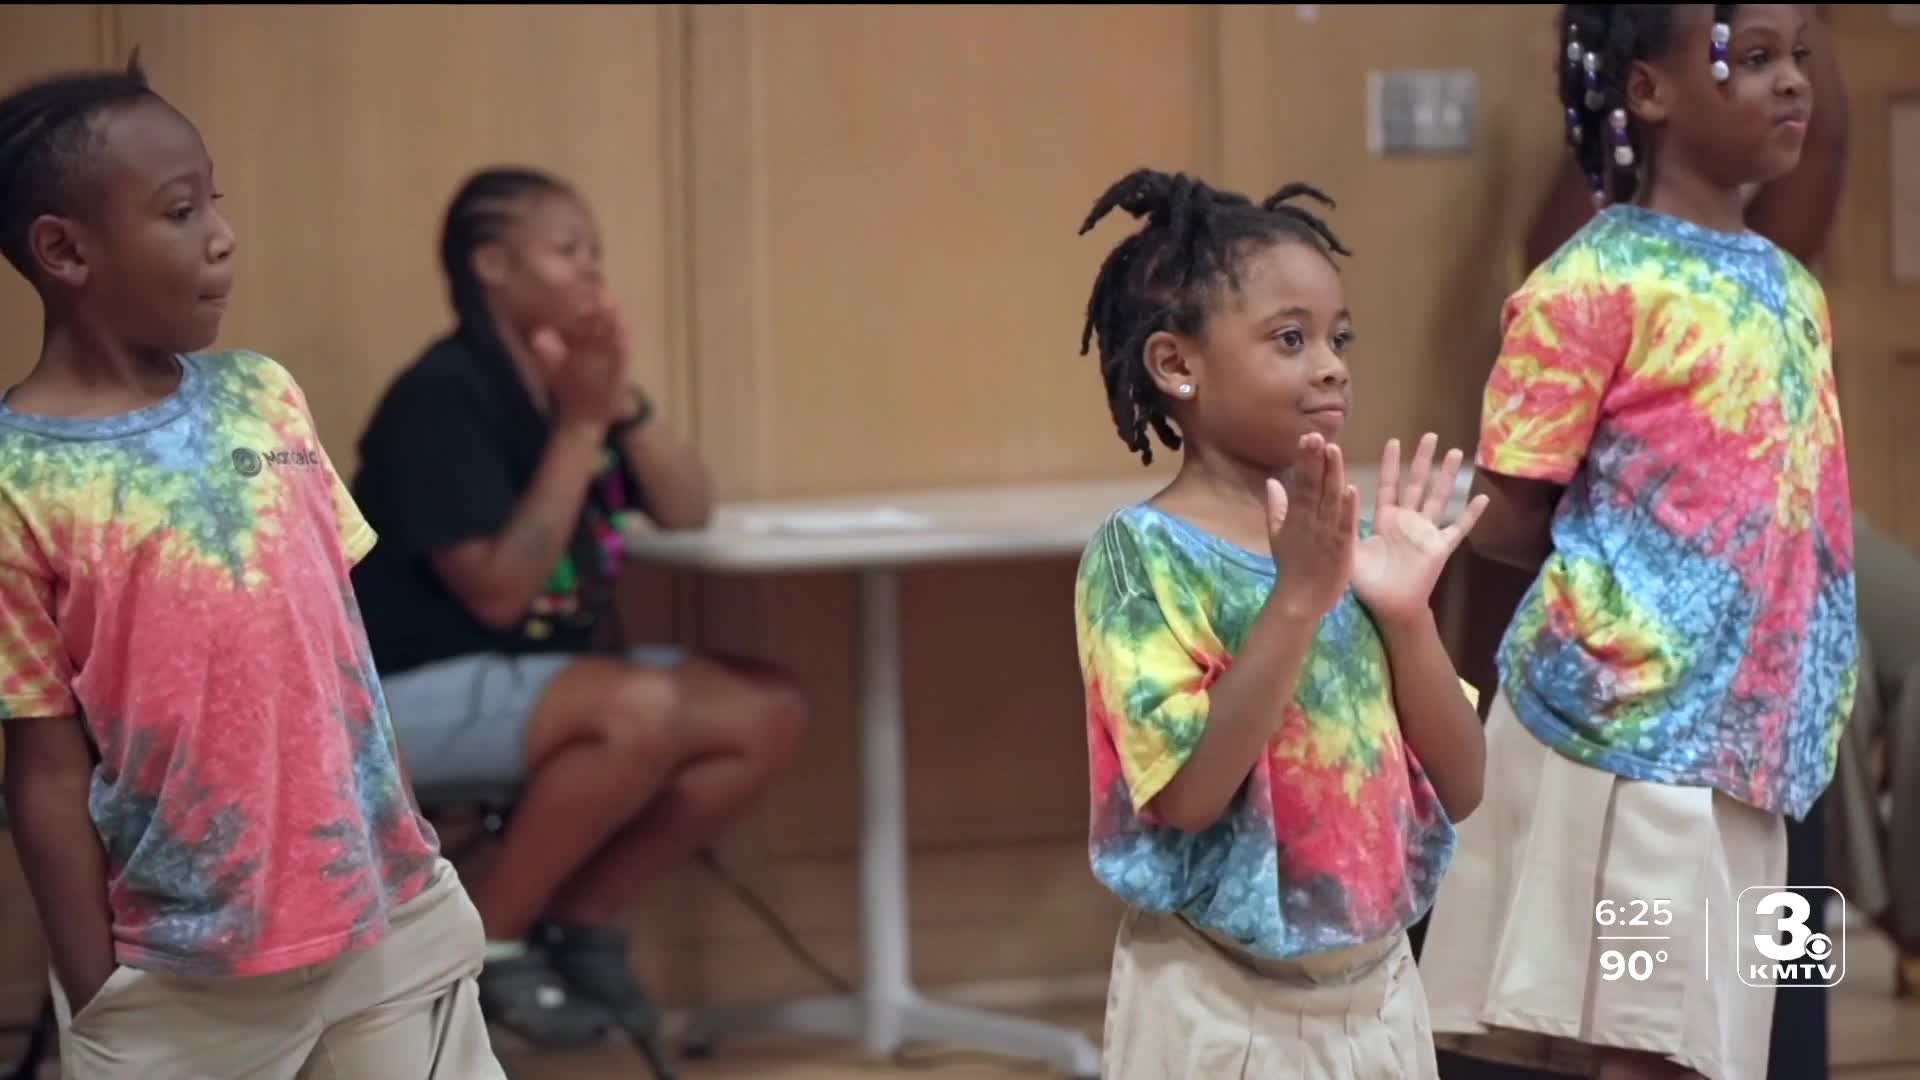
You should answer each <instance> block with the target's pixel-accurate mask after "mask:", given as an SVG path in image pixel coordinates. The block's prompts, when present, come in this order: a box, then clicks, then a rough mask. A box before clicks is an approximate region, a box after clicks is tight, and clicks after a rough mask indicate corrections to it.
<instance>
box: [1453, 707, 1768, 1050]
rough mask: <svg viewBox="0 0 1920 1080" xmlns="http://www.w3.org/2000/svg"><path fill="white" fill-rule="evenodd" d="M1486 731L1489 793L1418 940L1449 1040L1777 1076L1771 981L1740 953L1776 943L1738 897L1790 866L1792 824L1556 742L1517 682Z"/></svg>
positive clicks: (1464, 826) (1755, 958)
mask: <svg viewBox="0 0 1920 1080" xmlns="http://www.w3.org/2000/svg"><path fill="white" fill-rule="evenodd" d="M1486 732H1487V785H1486V791H1487V794H1486V799H1485V800H1484V802H1482V804H1481V806H1480V809H1479V811H1478V812H1477V813H1475V814H1474V815H1473V816H1472V817H1470V818H1468V819H1467V820H1466V821H1464V822H1462V823H1461V825H1460V846H1459V850H1458V852H1457V854H1456V855H1455V857H1454V861H1453V866H1452V868H1451V869H1450V870H1449V871H1448V873H1447V877H1446V879H1445V880H1444V881H1442V882H1441V884H1440V893H1439V896H1438V897H1437V898H1436V899H1435V901H1434V910H1433V921H1432V922H1431V923H1430V924H1429V926H1428V929H1427V940H1426V948H1425V949H1423V950H1422V951H1421V954H1420V967H1421V971H1422V975H1423V977H1424V978H1425V980H1426V987H1427V994H1428V997H1429V999H1430V1000H1431V1001H1432V1008H1433V1028H1434V1031H1435V1033H1436V1035H1435V1038H1436V1040H1437V1042H1438V1043H1439V1045H1440V1047H1441V1048H1442V1049H1447V1050H1454V1051H1457V1052H1460V1053H1464V1054H1468V1055H1471V1056H1474V1057H1479V1058H1484V1059H1487V1060H1492V1061H1500V1062H1505V1063H1508V1064H1513V1065H1522V1066H1527V1067H1531V1068H1535V1069H1545V1070H1548V1071H1553V1072H1562V1073H1574V1074H1578V1075H1587V1074H1588V1073H1589V1071H1590V1070H1591V1068H1592V1066H1593V1063H1594V1060H1595V1058H1596V1057H1597V1053H1596V1050H1597V1048H1599V1047H1610V1048H1615V1049H1619V1050H1629V1051H1639V1052H1643V1053H1650V1054H1657V1055H1660V1056H1662V1057H1665V1058H1668V1059H1670V1060H1672V1061H1674V1062H1676V1063H1678V1064H1681V1065H1684V1066H1686V1067H1687V1068H1690V1069H1692V1070H1693V1071H1695V1072H1698V1073H1700V1074H1701V1075H1702V1076H1705V1077H1707V1078H1708V1080H1759V1078H1762V1077H1765V1076H1766V1075H1767V1045H1768V1043H1767V1035H1768V1031H1769V1030H1770V1029H1771V1027H1772V1024H1773V996H1774V990H1773V987H1772V986H1771V985H1763V986H1748V985H1747V984H1746V983H1745V982H1743V981H1741V978H1740V976H1739V972H1740V970H1742V967H1741V966H1739V962H1738V960H1737V958H1736V957H1735V955H1734V950H1735V949H1736V948H1738V949H1741V950H1742V953H1743V956H1744V958H1745V959H1746V960H1747V961H1749V962H1761V960H1762V958H1761V957H1760V956H1759V955H1758V953H1757V951H1756V950H1754V948H1753V946H1752V945H1751V944H1750V941H1751V936H1750V935H1749V936H1748V937H1746V938H1742V937H1740V936H1738V935H1737V934H1736V932H1735V930H1736V927H1735V907H1736V904H1737V902H1738V898H1739V896H1740V893H1741V892H1742V891H1743V890H1745V889H1747V888H1749V887H1752V886H1757V885H1777V884H1780V883H1783V882H1785V881H1786V879H1787V846H1786V845H1787V841H1786V823H1785V821H1784V820H1783V819H1782V818H1780V817H1779V816H1778V815H1775V814H1769V813H1767V812H1765V811H1762V810H1758V809H1755V808H1754V807H1751V806H1747V805H1745V804H1743V803H1740V802H1736V801H1735V800H1733V799H1730V798H1728V797H1727V796H1725V795H1722V794H1720V793H1719V792H1716V791H1713V790H1711V789H1709V788H1702V787H1680V786H1677V785H1670V784H1655V783H1642V782H1638V781H1632V780H1625V779H1622V778H1620V777H1618V776H1615V775H1614V774H1612V773H1609V772H1604V771H1602V770H1599V769H1594V768H1591V767H1589V766H1586V765H1583V764H1581V763H1579V762H1577V761H1574V760H1572V759H1571V758H1568V757H1566V756H1564V755H1562V754H1559V753H1556V752H1555V751H1553V750H1552V749H1550V748H1548V747H1547V745H1546V744H1544V743H1542V742H1541V741H1540V740H1539V739H1537V738H1536V737H1534V735H1533V734H1532V733H1531V732H1529V731H1528V730H1527V729H1526V728H1525V727H1524V726H1522V725H1521V723H1520V721H1519V719H1518V718H1517V717H1515V716H1514V713H1513V707H1512V706H1511V705H1510V704H1508V702H1507V699H1506V696H1505V695H1504V694H1503V695H1501V696H1500V697H1497V698H1495V699H1494V702H1493V707H1492V709H1491V710H1490V712H1489V715H1488V717H1487V728H1486ZM1656 900H1658V901H1663V903H1661V904H1659V905H1658V906H1657V907H1656V906H1655V905H1654V903H1653V901H1656ZM1602 901H1608V902H1609V904H1608V907H1607V908H1606V909H1605V911H1606V912H1608V913H1611V918H1612V919H1613V925H1611V926H1606V925H1601V920H1603V919H1606V918H1608V917H1609V915H1607V914H1602V913H1601V912H1600V911H1599V910H1598V909H1599V908H1600V904H1601V902H1602ZM1627 923H1640V924H1641V925H1637V926H1634V925H1627ZM1602 937H1606V938H1609V939H1611V940H1601V938H1602ZM1630 939H1631V940H1630ZM1656 939H1658V940H1656ZM1609 952H1613V953H1616V954H1617V955H1616V956H1608V955H1607V954H1608V953H1609ZM1635 954H1643V955H1641V956H1640V957H1638V958H1635ZM1656 958H1658V959H1656ZM1629 960H1631V961H1632V963H1633V965H1634V966H1633V968H1632V969H1627V968H1626V966H1625V965H1626V963H1627V962H1628V961H1629ZM1609 976H1611V977H1609ZM1642 976H1644V978H1643V977H1642Z"/></svg>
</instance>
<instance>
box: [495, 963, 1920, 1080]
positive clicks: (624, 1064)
mask: <svg viewBox="0 0 1920 1080" xmlns="http://www.w3.org/2000/svg"><path fill="white" fill-rule="evenodd" d="M1847 946H1848V950H1847V973H1846V977H1845V979H1844V981H1843V982H1842V983H1841V984H1840V985H1839V986H1838V987H1836V988H1835V989H1834V991H1833V998H1832V1030H1831V1033H1830V1044H1831V1046H1832V1047H1833V1064H1834V1068H1833V1074H1832V1077H1833V1080H1916V1078H1920V1000H1912V999H1910V1000H1907V1001H1897V1000H1895V998H1894V997H1893V953H1892V950H1891V948H1889V946H1888V945H1887V943H1886V941H1885V940H1884V939H1883V938H1880V937H1879V936H1877V935H1875V934H1872V933H1871V932H1868V931H1864V930H1860V929H1854V930H1851V931H1850V933H1849V940H1848V942H1847ZM1042 1018H1043V1019H1046V1020H1049V1021H1052V1022H1056V1023H1065V1024H1073V1025H1076V1026H1078V1027H1080V1028H1082V1029H1083V1030H1085V1031H1086V1032H1087V1033H1088V1035H1089V1036H1090V1037H1092V1038H1094V1039H1096V1040H1097V1039H1098V1038H1099V1032H1100V1007H1099V1004H1098V1003H1092V1004H1089V1005H1087V1006H1085V1007H1083V1008H1079V1009H1069V1010H1066V1011H1064V1012H1055V1013H1052V1014H1048V1015H1046V1016H1044V1017H1042ZM503 1051H504V1053H503V1056H504V1057H505V1058H506V1060H507V1062H508V1064H509V1066H510V1067H511V1068H512V1069H513V1075H514V1080H616V1078H618V1080H645V1078H646V1076H647V1073H646V1068H645V1066H644V1065H643V1064H642V1063H641V1061H640V1059H639V1058H638V1057H636V1056H635V1055H634V1054H633V1052H632V1051H631V1050H630V1049H628V1048H626V1047H624V1046H607V1047H605V1048H601V1049H596V1050H594V1051H591V1052H586V1053H567V1054H557V1053H543V1054H517V1053H513V1052H511V1051H510V1050H507V1049H506V1048H503ZM680 1075H681V1078H682V1080H748V1078H752V1080H888V1078H894V1077H899V1078H908V1077H914V1078H920V1077H928V1076H938V1077H954V1078H956V1080H959V1078H968V1080H1044V1078H1047V1077H1050V1076H1053V1075H1056V1074H1052V1073H1050V1072H1048V1071H1047V1070H1045V1069H1043V1068H1039V1067H1035V1066H1028V1065H1025V1064H1022V1063H1018V1062H1007V1061H997V1060H994V1059H991V1058H986V1057H983V1056H981V1055H977V1054H944V1055H943V1054H941V1053H940V1052H939V1051H938V1048H931V1047H930V1048H925V1049H916V1050H915V1051H913V1052H911V1053H910V1055H909V1057H908V1059H907V1060H906V1061H903V1062H901V1063H897V1064H874V1063H869V1062H863V1061H861V1060H860V1059H859V1058H858V1057H857V1056H856V1055H853V1054H850V1053H849V1052H847V1051H846V1050H845V1049H844V1048H841V1047H835V1046H830V1045H825V1044H818V1043H811V1044H810V1043H805V1042H798V1041H794V1040H791V1039H785V1038H782V1039H778V1040H774V1039H761V1040H752V1041H742V1042H738V1043H732V1044H728V1045H727V1046H725V1047H723V1048H722V1049H721V1052H720V1053H719V1054H718V1055H717V1056H716V1057H715V1058H713V1059H712V1060H708V1061H689V1062H684V1063H683V1064H682V1065H681V1072H680Z"/></svg>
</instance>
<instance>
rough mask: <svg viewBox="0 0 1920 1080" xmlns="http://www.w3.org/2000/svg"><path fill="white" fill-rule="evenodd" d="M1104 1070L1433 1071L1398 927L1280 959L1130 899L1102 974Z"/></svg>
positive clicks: (1144, 1076) (1185, 1076)
mask: <svg viewBox="0 0 1920 1080" xmlns="http://www.w3.org/2000/svg"><path fill="white" fill-rule="evenodd" d="M1102 1058H1103V1061H1102V1076H1103V1077H1105V1078H1106V1080H1438V1077H1439V1071H1438V1068H1437V1066H1436V1065H1435V1061H1434V1051H1433V1032H1432V1029H1431V1028H1430V1027H1429V1025H1428V1022H1427V1004H1426V998H1425V997H1424V995H1423V994H1422V993H1421V989H1420V973H1419V971H1418V969H1417V968H1416V967H1415V965H1414V962H1413V951H1412V949H1411V948H1410V947H1409V945H1408V942H1407V937H1406V935H1405V934H1396V935H1394V936H1393V937H1392V938H1388V939H1385V940H1382V941H1379V942H1373V943H1369V944H1367V945H1362V946H1357V947H1355V948H1352V949H1344V950H1340V951H1338V952H1334V953H1326V954H1321V955H1318V956H1313V957H1309V958H1306V959H1305V960H1302V961H1297V962H1281V961H1273V960H1267V959H1264V958H1261V957H1256V956H1253V955H1251V954H1249V953H1247V952H1245V951H1244V950H1242V949H1240V948H1239V947H1238V946H1237V945H1235V944H1234V943H1233V942H1231V941H1229V940H1227V939H1225V938H1222V937H1218V936H1216V935H1212V934H1209V933H1205V932H1202V931H1201V930H1198V929H1196V928H1195V927H1194V926H1193V925H1192V924H1190V923H1188V922H1186V921H1185V920H1184V919H1181V918H1179V917H1177V916H1169V915H1155V914H1151V913H1147V912H1142V911H1137V910H1132V909H1129V911H1128V912H1127V914H1126V915H1125V917H1124V918H1123V919H1122V920H1121V924H1120V933H1119V936H1118V939H1117V940H1116V942H1115V944H1114V953H1113V975H1112V979H1111V980H1110V982H1109V984H1108V991H1107V1014H1106V1037H1105V1048H1104V1053H1103V1055H1102Z"/></svg>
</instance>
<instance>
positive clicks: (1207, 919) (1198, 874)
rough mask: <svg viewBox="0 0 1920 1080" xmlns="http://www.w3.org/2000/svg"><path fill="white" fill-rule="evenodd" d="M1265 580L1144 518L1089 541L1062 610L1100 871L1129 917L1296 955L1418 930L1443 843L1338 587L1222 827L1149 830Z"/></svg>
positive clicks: (1447, 843)
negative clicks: (1066, 612)
mask: <svg viewBox="0 0 1920 1080" xmlns="http://www.w3.org/2000/svg"><path fill="white" fill-rule="evenodd" d="M1274 581H1275V565H1274V562H1273V560H1272V559H1271V558H1269V557H1266V556H1264V555H1261V554H1258V553H1255V552H1252V551H1249V550H1247V549H1245V548H1242V547H1239V546H1238V545H1235V544H1231V543H1228V542H1226V541H1224V540H1222V539H1220V538H1218V537H1215V536H1213V535H1211V534H1209V533H1207V532H1204V531H1203V530H1201V529H1199V528H1197V527H1196V526H1194V525H1192V524H1190V523H1188V522H1186V521H1184V520H1182V519H1180V518H1177V517H1174V516H1172V515H1169V514H1167V513H1164V512H1162V511H1160V510H1158V509H1157V508H1155V507H1153V506H1150V505H1139V506H1133V507H1129V508H1127V509H1124V510H1121V511H1119V512H1117V513H1116V514H1114V515H1113V516H1111V517H1110V518H1109V519H1108V520H1107V521H1106V522H1105V523H1104V524H1103V525H1102V526H1101V528H1100V530H1099V532H1098V533H1097V534H1096V535H1095V537H1094V539H1093V541H1092V543H1091V544H1090V545H1089V546H1088V548H1087V551H1086V554H1085V555H1084V556H1083V557H1082V559H1081V563H1080V576H1079V580H1078V583H1077V585H1076V588H1075V604H1074V610H1075V616H1076V622H1077V626H1078V638H1079V647H1080V664H1081V671H1082V675H1083V677H1084V679H1085V682H1086V701H1087V750H1088V755H1089V766H1090V771H1091V780H1092V785H1093V790H1092V807H1091V810H1092V824H1091V835H1090V837H1089V847H1090V856H1091V859H1092V864H1093V872H1094V875H1095V876H1096V877H1097V878H1098V879H1099V880H1100V881H1101V883H1102V884H1104V885H1105V886H1106V887H1107V888H1108V889H1110V890H1112V891H1113V892H1114V893H1115V894H1116V895H1117V896H1119V897H1120V899H1122V900H1124V901H1125V902H1127V903H1128V904H1129V905H1132V906H1134V907H1137V908H1140V909H1143V910H1147V911H1152V912H1156V913H1160V914H1178V915H1181V916H1184V917H1185V918H1186V919H1187V921H1189V922H1191V923H1193V924H1194V925H1196V926H1200V927H1202V928H1204V929H1208V930H1213V931H1216V932H1218V933H1220V934H1223V935H1225V936H1227V937H1229V938H1231V939H1232V940H1234V941H1236V942H1238V943H1240V944H1241V945H1243V946H1244V947H1245V948H1246V949H1247V950H1248V951H1249V952H1251V953H1254V954H1255V955H1259V956H1264V957H1269V958H1273V959H1291V958H1294V957H1298V956H1304V955H1308V954H1312V953H1319V952H1325V951H1327V950H1331V949H1338V948H1345V947H1348V946H1352V945H1358V944H1362V943H1365V942H1370V941H1376V940H1379V939H1381V938H1383V937H1386V936H1388V935H1390V934H1393V933H1395V932H1397V931H1399V930H1401V929H1403V928H1405V927H1406V926H1408V925H1410V924H1412V923H1413V922H1415V921H1417V920H1418V919H1419V918H1420V917H1421V916H1422V915H1423V914H1425V913H1426V910H1427V907H1428V905H1429V904H1430V903H1431V902H1432V899H1433V893H1434V890H1435V889H1436V888H1437V887H1438V886H1439V883H1440V878H1441V875H1442V874H1443V873H1444V872H1445V871H1446V867H1447V864H1448V862H1449V861H1450V860H1451V859H1452V856H1453V847H1454V833H1453V826H1452V824H1451V823H1450V822H1449V821H1448V820H1447V817H1446V814H1445V812H1444V811H1443V810H1442V808H1441V806H1440V801H1439V799H1438V797H1437V796H1436V795H1435V794H1434V790H1433V785H1432V784H1431V783H1430V782H1429V781H1428V780H1427V776H1426V773H1425V771H1424V770H1422V769H1421V767H1420V764H1419V763H1418V762H1417V761H1415V760H1414V757H1413V753H1412V751H1411V750H1410V749H1409V748H1408V747H1407V746H1406V745H1405V743H1404V742H1402V740H1401V735H1400V724H1399V717H1398V716H1397V715H1396V713H1395V711H1394V707H1393V691H1392V683H1391V677H1390V672H1389V670H1388V666H1387V655H1386V649H1385V646H1384V644H1383V643H1382V641H1381V639H1380V635H1379V633H1378V632H1377V630H1376V629H1375V627H1374V625H1373V620H1372V618H1371V617H1370V616H1369V615H1368V614H1367V612H1366V610H1365V608H1363V607H1362V606H1361V605H1360V603H1359V601H1358V600H1356V599H1355V598H1354V596H1353V594H1352V593H1351V592H1349V593H1347V595H1346V596H1345V597H1344V598H1342V599H1341V601H1340V603H1339V604H1338V605H1337V606H1335V607H1334V609H1333V611H1332V612H1331V613H1329V614H1328V615H1327V617H1326V618H1325V620H1323V621H1322V623H1321V625H1320V632H1319V634H1318V636H1317V637H1316V639H1315V641H1314V644H1313V650H1312V652H1311V654H1310V655H1309V656H1308V658H1307V661H1306V664H1305V666H1304V667H1303V669H1302V672H1301V676H1300V682H1299V686H1298V689H1297V691H1296V692H1295V694H1294V698H1293V700H1292V701H1291V702H1287V703H1285V705H1284V708H1285V710H1286V712H1285V715H1284V718H1283V719H1282V720H1281V723H1280V727H1279V729H1278V731H1277V732H1276V733H1275V735H1274V737H1273V739H1272V740H1271V741H1270V742H1269V743H1268V745H1267V749H1266V753H1264V754H1263V755H1261V757H1260V759H1259V760H1258V761H1257V762H1255V763H1254V766H1253V769H1252V771H1251V772H1250V773H1249V774H1248V778H1247V782H1246V784H1245V785H1244V786H1243V787H1242V788H1241V790H1240V791H1239V792H1237V793H1236V794H1235V796H1234V798H1233V801H1232V803H1231V804H1230V805H1229V806H1228V808H1227V811H1226V812H1225V813H1224V814H1223V815H1221V817H1220V820H1219V821H1217V822H1216V823H1215V824H1214V825H1213V826H1211V827H1210V828H1208V829H1207V830H1205V831H1204V832H1198V833H1189V832H1183V831H1181V830H1179V829H1176V828H1174V827H1172V826H1170V825H1167V824H1165V823H1163V822H1160V821H1157V820H1155V819H1154V817H1153V815H1152V811H1151V808H1150V807H1149V806H1148V804H1149V803H1150V802H1151V801H1152V800H1153V797H1154V796H1155V795H1158V794H1159V793H1160V792H1161V790H1162V789H1164V788H1165V787H1166V786H1167V783H1168V781H1170V780H1172V779H1173V777H1174V774H1175V773H1177V772H1178V771H1179V770H1180V768H1181V766H1182V765H1184V764H1185V763H1186V761H1187V759H1188V757H1189V756H1190V755H1191V754H1192V753H1193V749H1194V747H1195V746H1196V745H1197V744H1198V743H1199V741H1200V736H1201V733H1202V731H1203V730H1204V729H1205V728H1206V724H1207V710H1208V693H1209V690H1210V688H1211V687H1212V686H1213V684H1214V682H1215V681H1216V680H1218V679H1219V678H1220V676H1221V675H1223V674H1224V673H1225V672H1226V670H1227V668H1228V666H1229V665H1230V664H1231V663H1232V662H1233V657H1234V655H1235V654H1236V653H1237V652H1239V650H1240V647H1241V644H1242V643H1243V642H1244V641H1245V639H1246V636H1247V633H1248V631H1249V630H1250V629H1251V628H1252V626H1253V623H1254V620H1255V619H1256V618H1257V617H1258V615H1259V614H1260V611H1261V610H1262V608H1263V607H1264V606H1265V604H1266V601H1267V597H1268V595H1269V594H1270V593H1272V591H1273V586H1274ZM1276 707H1281V704H1280V703H1277V702H1276Z"/></svg>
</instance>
